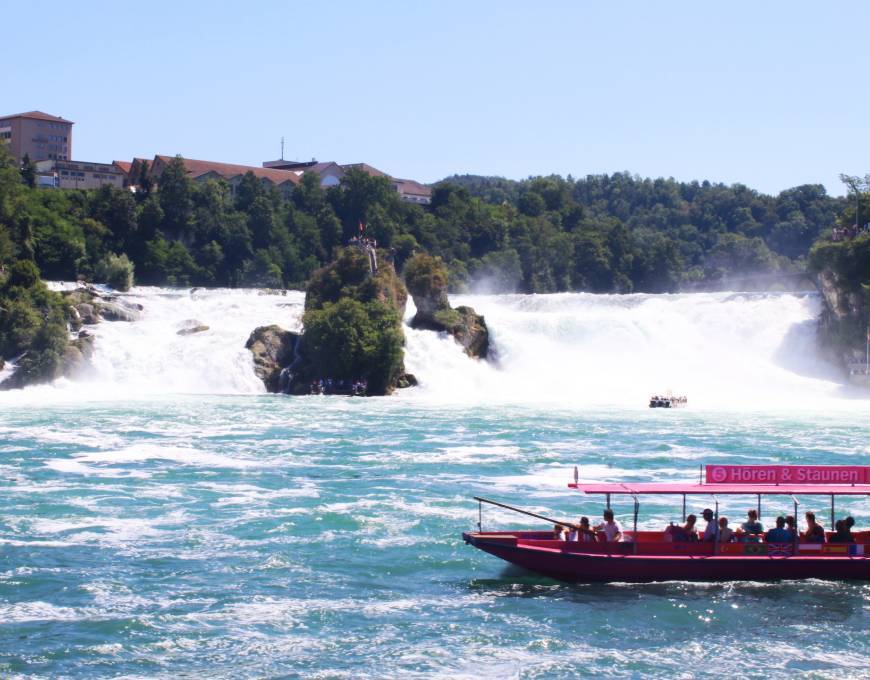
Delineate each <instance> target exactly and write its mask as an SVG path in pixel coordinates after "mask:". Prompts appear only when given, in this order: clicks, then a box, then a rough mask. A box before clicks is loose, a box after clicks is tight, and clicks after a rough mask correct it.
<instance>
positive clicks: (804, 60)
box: [0, 0, 870, 194]
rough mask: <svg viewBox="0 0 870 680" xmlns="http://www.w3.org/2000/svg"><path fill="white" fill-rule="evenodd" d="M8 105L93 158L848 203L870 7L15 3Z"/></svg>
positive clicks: (9, 13) (858, 148) (8, 26)
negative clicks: (280, 164) (612, 178)
mask: <svg viewBox="0 0 870 680" xmlns="http://www.w3.org/2000/svg"><path fill="white" fill-rule="evenodd" d="M3 15H4V16H3V19H4V21H3V23H4V28H5V30H4V31H3V34H4V36H3V40H2V42H0V55H2V62H3V64H4V69H3V71H4V76H3V79H2V81H0V114H7V113H17V112H19V111H27V110H31V109H40V110H43V111H46V112H48V113H52V114H55V115H61V116H64V117H66V118H69V119H71V120H73V121H75V123H76V125H75V128H74V138H75V142H74V156H75V157H76V158H77V159H81V160H93V161H107V160H112V159H130V158H132V157H133V156H147V157H151V156H153V155H154V154H155V153H165V154H175V153H180V154H182V155H184V156H187V157H189V158H201V159H208V160H219V161H226V162H236V163H244V164H254V165H259V164H260V163H261V162H262V161H264V160H268V159H273V158H277V157H278V156H279V152H280V143H279V140H280V138H281V136H282V135H283V136H284V137H285V138H286V151H285V158H299V159H310V158H312V157H316V158H317V159H318V160H335V161H338V162H339V163H350V162H358V161H365V162H368V163H370V164H372V165H374V166H376V167H378V168H381V169H383V170H384V171H386V172H389V173H391V174H394V175H396V176H399V177H410V178H415V179H419V180H421V181H425V182H431V181H434V180H437V179H440V178H442V177H444V176H446V175H449V174H452V173H475V174H493V175H502V176H505V177H510V178H522V177H526V176H529V175H536V174H549V173H559V174H562V175H567V174H569V173H571V174H573V175H574V176H583V175H586V174H590V173H602V172H615V171H620V170H628V171H630V172H632V173H637V174H639V175H642V176H650V177H661V176H664V177H669V176H671V177H675V178H677V179H680V180H690V179H710V180H713V181H721V182H726V183H731V182H742V183H744V184H747V185H749V186H751V187H753V188H756V189H759V190H761V191H766V192H778V191H780V190H782V189H785V188H788V187H791V186H795V185H798V184H803V183H809V182H813V183H816V182H821V183H823V184H824V185H825V186H826V187H827V189H828V191H829V192H831V193H835V194H841V193H843V189H842V186H841V185H840V183H839V180H838V179H837V175H838V173H840V172H847V173H850V174H861V175H863V174H865V173H866V172H868V171H870V167H868V162H867V159H868V158H870V153H868V152H870V135H868V134H867V132H868V125H867V121H868V120H870V102H868V88H867V87H866V84H865V83H866V73H865V70H866V68H867V59H866V57H867V55H868V52H870V48H868V46H867V42H866V37H867V27H868V26H870V3H859V2H852V3H845V2H825V3H819V2H814V3H813V2H758V1H757V0H756V1H754V2H720V3H706V2H697V1H694V2H666V3H658V2H648V1H647V2H591V1H590V2H542V3H529V2H510V1H499V2H483V1H481V2H471V1H470V0H466V1H464V2H453V1H451V0H439V1H438V2H434V1H433V2H377V3H376V2H365V3H363V2H331V3H329V2H323V1H319V2H289V1H285V2H266V1H261V0H258V1H257V2H197V3H194V2H185V1H181V0H175V2H150V1H149V2H117V1H115V2H79V3H47V2H33V3H9V4H8V5H6V6H5V7H4V10H3Z"/></svg>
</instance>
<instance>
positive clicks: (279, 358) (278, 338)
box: [245, 325, 301, 392]
mask: <svg viewBox="0 0 870 680" xmlns="http://www.w3.org/2000/svg"><path fill="white" fill-rule="evenodd" d="M300 337H301V336H300V334H299V333H294V332H292V331H288V330H284V329H283V328H281V327H280V326H276V325H271V326H260V327H259V328H255V329H254V331H253V332H252V333H251V335H250V337H249V338H248V341H247V342H246V343H245V347H246V348H247V349H249V350H251V353H252V354H253V355H254V373H256V374H257V377H258V378H260V380H262V381H263V384H264V385H265V386H266V390H267V391H269V392H280V391H282V389H281V387H282V385H281V372H282V371H283V369H285V368H287V367H288V366H290V364H292V363H293V361H294V359H295V358H296V348H297V344H298V342H299V339H300Z"/></svg>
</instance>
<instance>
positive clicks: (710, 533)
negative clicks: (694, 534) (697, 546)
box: [701, 508, 718, 543]
mask: <svg viewBox="0 0 870 680" xmlns="http://www.w3.org/2000/svg"><path fill="white" fill-rule="evenodd" d="M701 517H703V518H704V519H705V520H706V522H707V526H706V527H704V535H703V537H702V538H701V540H702V541H704V542H705V543H707V542H710V543H712V542H713V541H715V540H716V534H717V533H718V531H717V527H716V516H715V515H714V514H713V511H712V510H711V509H710V508H706V509H705V510H704V512H702V513H701Z"/></svg>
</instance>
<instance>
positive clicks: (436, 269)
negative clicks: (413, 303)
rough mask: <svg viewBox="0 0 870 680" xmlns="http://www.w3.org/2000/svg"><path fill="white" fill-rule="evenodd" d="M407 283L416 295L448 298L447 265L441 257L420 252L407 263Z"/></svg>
mask: <svg viewBox="0 0 870 680" xmlns="http://www.w3.org/2000/svg"><path fill="white" fill-rule="evenodd" d="M404 275H405V285H406V286H407V287H408V290H409V291H410V292H411V295H413V296H414V297H425V298H432V299H441V298H443V299H444V301H445V302H446V300H447V283H448V281H449V275H448V273H447V267H446V266H445V265H444V262H443V261H442V260H441V258H440V257H432V256H431V255H425V254H423V253H420V254H418V255H414V257H412V258H411V259H410V260H408V262H407V264H405V271H404Z"/></svg>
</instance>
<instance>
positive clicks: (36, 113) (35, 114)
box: [0, 111, 72, 125]
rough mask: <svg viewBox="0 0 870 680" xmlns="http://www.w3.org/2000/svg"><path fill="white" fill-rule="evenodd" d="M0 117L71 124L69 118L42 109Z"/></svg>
mask: <svg viewBox="0 0 870 680" xmlns="http://www.w3.org/2000/svg"><path fill="white" fill-rule="evenodd" d="M0 118H35V119H36V120H50V121H51V122H52V123H69V124H70V125H72V121H71V120H67V119H66V118H61V117H60V116H52V115H49V114H47V113H43V112H42V111H28V112H27V113H16V114H14V115H12V116H0Z"/></svg>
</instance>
